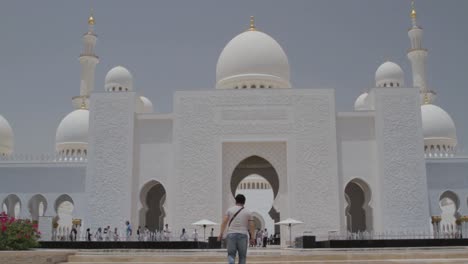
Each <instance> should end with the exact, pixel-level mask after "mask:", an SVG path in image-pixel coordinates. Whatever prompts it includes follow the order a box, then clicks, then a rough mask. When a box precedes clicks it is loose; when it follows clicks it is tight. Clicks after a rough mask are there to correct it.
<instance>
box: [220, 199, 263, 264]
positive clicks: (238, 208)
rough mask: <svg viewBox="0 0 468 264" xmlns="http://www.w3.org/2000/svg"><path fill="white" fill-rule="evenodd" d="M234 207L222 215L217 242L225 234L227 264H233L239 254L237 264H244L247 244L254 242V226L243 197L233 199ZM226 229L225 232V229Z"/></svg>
mask: <svg viewBox="0 0 468 264" xmlns="http://www.w3.org/2000/svg"><path fill="white" fill-rule="evenodd" d="M235 200H236V205H235V206H233V207H231V208H229V209H228V210H227V212H226V214H225V215H224V218H223V223H222V224H221V229H220V233H219V236H218V241H221V239H222V238H223V234H224V232H226V242H227V252H228V261H229V264H234V262H235V260H236V254H237V253H238V254H239V264H245V263H246V258H247V245H248V244H247V243H248V240H249V229H250V235H251V236H250V242H251V243H252V242H254V241H255V238H254V225H253V218H252V213H251V212H250V211H249V210H248V209H245V208H244V204H245V196H244V195H242V194H238V195H237V196H236V198H235ZM226 227H227V230H226V231H224V230H225V228H226Z"/></svg>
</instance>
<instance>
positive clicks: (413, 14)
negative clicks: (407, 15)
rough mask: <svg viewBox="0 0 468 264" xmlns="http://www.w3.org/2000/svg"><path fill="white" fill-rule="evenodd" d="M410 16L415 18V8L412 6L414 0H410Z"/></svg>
mask: <svg viewBox="0 0 468 264" xmlns="http://www.w3.org/2000/svg"><path fill="white" fill-rule="evenodd" d="M411 18H416V9H415V8H414V0H413V1H411Z"/></svg>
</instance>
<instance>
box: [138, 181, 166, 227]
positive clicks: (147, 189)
mask: <svg viewBox="0 0 468 264" xmlns="http://www.w3.org/2000/svg"><path fill="white" fill-rule="evenodd" d="M140 202H141V205H142V208H141V209H140V213H139V216H140V217H139V223H140V226H142V227H144V226H147V227H148V229H149V230H151V231H154V230H162V229H163V228H164V219H165V217H166V211H165V209H164V205H165V202H166V189H165V188H164V186H163V185H162V184H161V183H160V182H158V181H155V180H152V181H150V182H148V183H146V184H145V185H144V186H143V188H141V191H140Z"/></svg>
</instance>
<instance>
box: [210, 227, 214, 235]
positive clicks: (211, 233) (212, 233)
mask: <svg viewBox="0 0 468 264" xmlns="http://www.w3.org/2000/svg"><path fill="white" fill-rule="evenodd" d="M210 237H214V228H211V232H210Z"/></svg>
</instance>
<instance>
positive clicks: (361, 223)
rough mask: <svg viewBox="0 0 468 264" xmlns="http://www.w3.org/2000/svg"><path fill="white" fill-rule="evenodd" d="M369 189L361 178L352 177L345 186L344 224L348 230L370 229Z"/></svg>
mask: <svg viewBox="0 0 468 264" xmlns="http://www.w3.org/2000/svg"><path fill="white" fill-rule="evenodd" d="M370 199H371V190H370V188H369V185H367V183H365V182H364V181H363V180H360V179H354V180H352V181H350V182H349V183H348V184H347V185H346V187H345V200H346V202H347V204H348V205H347V206H346V208H345V215H346V226H347V230H348V232H351V233H358V232H365V231H372V220H373V219H372V208H371V207H370V205H369V202H370Z"/></svg>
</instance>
